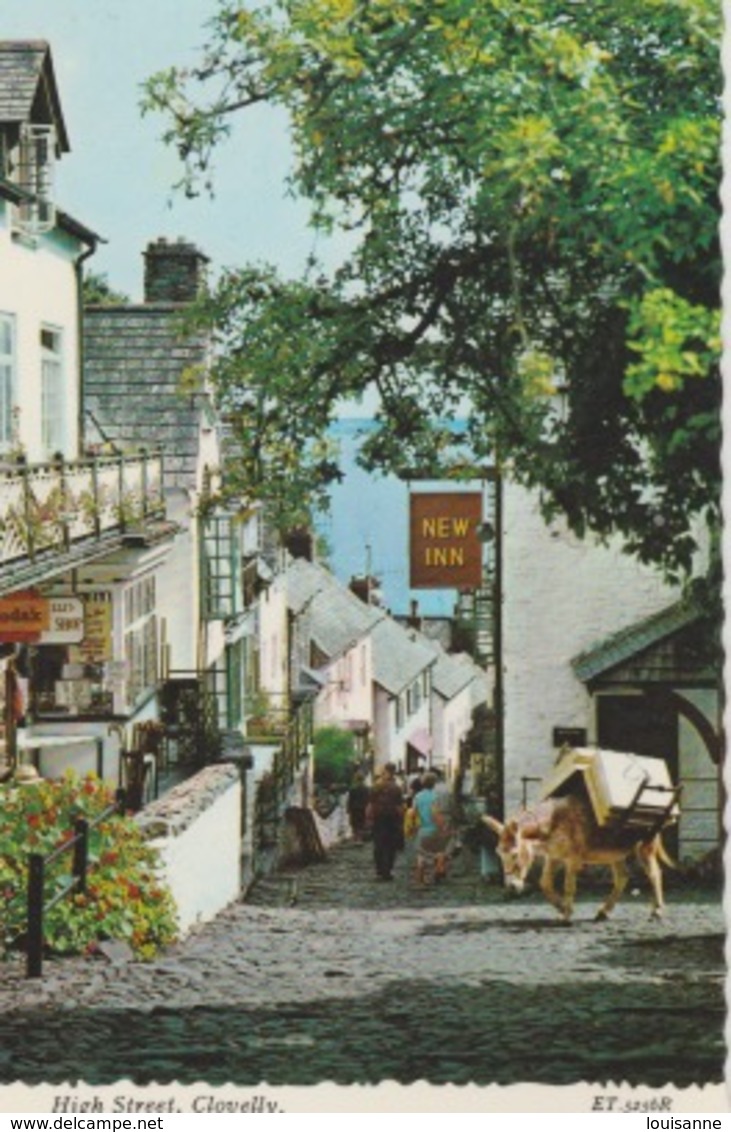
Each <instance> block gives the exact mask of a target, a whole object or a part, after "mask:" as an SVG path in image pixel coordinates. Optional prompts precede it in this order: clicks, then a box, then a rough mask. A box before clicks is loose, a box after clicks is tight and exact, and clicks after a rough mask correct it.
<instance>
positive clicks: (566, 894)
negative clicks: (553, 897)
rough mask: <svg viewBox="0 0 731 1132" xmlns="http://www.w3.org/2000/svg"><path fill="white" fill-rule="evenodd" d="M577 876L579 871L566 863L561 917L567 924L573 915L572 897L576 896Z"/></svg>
mask: <svg viewBox="0 0 731 1132" xmlns="http://www.w3.org/2000/svg"><path fill="white" fill-rule="evenodd" d="M578 875H579V870H578V869H577V868H576V867H575V866H573V865H569V864H568V863H567V864H566V869H565V874H564V882H563V916H564V919H565V920H566V921H567V922H568V921H569V920H570V919H571V917H572V915H573V913H574V897H575V896H576V880H577V878H578Z"/></svg>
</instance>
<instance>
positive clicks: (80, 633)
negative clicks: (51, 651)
mask: <svg viewBox="0 0 731 1132" xmlns="http://www.w3.org/2000/svg"><path fill="white" fill-rule="evenodd" d="M48 610H49V620H48V628H47V629H44V630H43V632H42V633H41V635H40V638H39V642H40V644H42V645H74V644H77V643H78V642H79V641H82V640H83V639H84V605H83V602H82V601H81V598H78V597H51V598H49V599H48Z"/></svg>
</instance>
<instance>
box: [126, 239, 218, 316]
mask: <svg viewBox="0 0 731 1132" xmlns="http://www.w3.org/2000/svg"><path fill="white" fill-rule="evenodd" d="M142 254H143V255H144V257H145V302H146V303H191V302H193V301H194V299H197V298H198V295H199V294H200V293H201V291H202V289H203V286H204V284H205V281H206V265H207V264H208V263H209V259H208V256H205V255H203V253H202V252H200V251H198V248H197V247H196V246H195V244H191V243H189V242H188V241H187V240H184V239H183V238H182V237H181V238H180V239H179V240H177V241H176V242H175V243H172V242H168V241H167V240H166V239H165V238H164V237H161V238H160V239H159V240H155V241H154V242H153V243H151V244H148V246H147V251H145V252H143V253H142Z"/></svg>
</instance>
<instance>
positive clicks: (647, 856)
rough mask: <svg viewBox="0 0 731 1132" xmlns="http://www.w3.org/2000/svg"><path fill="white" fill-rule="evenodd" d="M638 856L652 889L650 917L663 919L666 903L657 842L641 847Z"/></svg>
mask: <svg viewBox="0 0 731 1132" xmlns="http://www.w3.org/2000/svg"><path fill="white" fill-rule="evenodd" d="M637 856H638V857H639V859H640V864H641V865H642V868H643V869H644V870H645V872H646V874H647V877H648V880H649V881H650V886H651V888H652V912H651V913H650V915H651V916H653V917H654V918H656V919H661V918H662V914H663V912H664V911H665V901H664V899H663V890H662V869H661V868H660V862H659V861H658V859H657V848H656V845H655V842H654V841H652V842H650V844H649V845H641V846H640V847H639V849H638V851H637Z"/></svg>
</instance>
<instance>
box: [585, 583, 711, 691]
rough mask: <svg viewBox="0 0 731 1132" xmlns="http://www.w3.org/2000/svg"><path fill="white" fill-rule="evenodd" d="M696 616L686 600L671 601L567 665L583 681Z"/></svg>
mask: <svg viewBox="0 0 731 1132" xmlns="http://www.w3.org/2000/svg"><path fill="white" fill-rule="evenodd" d="M698 616H699V614H698V610H697V609H696V608H695V606H693V605H692V604H690V603H689V602H685V601H679V602H675V603H674V604H673V605H670V606H667V607H666V608H665V609H662V610H660V612H659V613H653V614H652V615H651V616H649V617H645V618H643V620H642V621H636V622H635V623H634V624H632V625H628V626H626V627H625V628H624V629H620V631H619V632H618V633H613V634H612V635H611V636H609V637H606V638H605V639H604V640H603V641H599V642H598V643H597V644H596V645H594V646H593V647H592V648H590V649H586V650H585V651H584V652H582V653H580V654H579V655H578V656H576V657H574V658H573V660H572V661H571V666H572V668H573V670H574V672H575V673H576V675H577V676H578V678H579V680H582V681H583V682H584V683H587V682H588V681H590V680H594V679H595V678H596V677H597V676H601V675H602V674H603V673H605V672H608V671H609V670H610V669H612V668H616V667H617V665H619V664H623V663H624V662H625V661H627V660H629V659H630V658H631V657H633V656H636V655H637V653H639V652H642V651H643V650H644V649H647V648H651V647H652V645H655V644H657V643H658V642H659V641H662V640H664V639H665V638H666V637H670V636H672V634H673V633H677V632H678V630H680V629H684V628H685V627H686V625H690V624H692V623H693V622H694V621H697V620H698Z"/></svg>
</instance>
